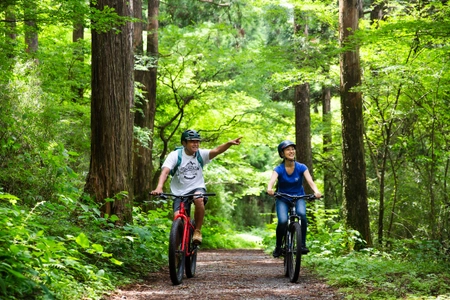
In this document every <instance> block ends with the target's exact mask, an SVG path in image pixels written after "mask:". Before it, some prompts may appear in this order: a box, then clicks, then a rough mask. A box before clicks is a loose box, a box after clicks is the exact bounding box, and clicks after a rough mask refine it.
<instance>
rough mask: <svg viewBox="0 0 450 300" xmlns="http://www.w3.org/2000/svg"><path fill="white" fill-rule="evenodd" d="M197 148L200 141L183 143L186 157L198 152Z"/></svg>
mask: <svg viewBox="0 0 450 300" xmlns="http://www.w3.org/2000/svg"><path fill="white" fill-rule="evenodd" d="M199 147H200V141H198V140H188V141H185V142H184V149H185V151H186V154H188V155H194V153H195V152H197V151H198V148H199Z"/></svg>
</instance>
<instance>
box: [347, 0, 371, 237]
mask: <svg viewBox="0 0 450 300" xmlns="http://www.w3.org/2000/svg"><path fill="white" fill-rule="evenodd" d="M359 1H360V0H339V25H340V26H339V31H340V44H341V47H345V51H343V52H342V53H341V56H340V66H341V84H340V89H341V114H342V143H343V147H342V157H343V177H344V210H345V217H346V222H347V224H348V225H349V226H350V227H351V228H353V229H355V230H357V231H359V233H361V235H362V237H363V239H364V240H365V241H366V243H367V246H371V245H372V239H371V236H370V228H369V209H368V202H367V185H366V163H365V159H364V139H363V133H364V132H363V130H364V120H363V112H362V94H361V93H360V92H355V91H352V88H355V87H357V86H359V85H360V83H361V68H360V62H359V47H358V46H357V45H356V44H352V43H351V36H352V35H353V33H354V32H355V31H356V30H357V29H358V19H359V10H358V7H359V5H360V2H359Z"/></svg>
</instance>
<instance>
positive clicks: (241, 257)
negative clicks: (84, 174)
mask: <svg viewBox="0 0 450 300" xmlns="http://www.w3.org/2000/svg"><path fill="white" fill-rule="evenodd" d="M107 299H108V300H119V299H166V300H167V299H208V300H212V299H224V300H225V299H226V300H228V299H344V296H343V295H341V294H339V293H338V292H337V291H336V289H335V288H332V287H330V286H328V285H327V284H326V283H325V282H324V281H323V280H320V279H318V278H317V277H316V276H314V275H312V274H311V272H308V270H306V269H304V268H302V269H301V271H300V277H299V280H298V282H297V283H295V284H294V283H290V282H289V278H286V277H285V276H284V274H283V260H282V259H275V258H273V257H271V256H269V255H267V254H266V253H264V252H263V251H262V250H242V249H241V250H200V251H199V253H198V256H197V270H196V274H195V277H193V278H190V279H187V278H186V277H184V278H183V282H182V283H181V284H180V285H177V286H174V285H173V284H172V282H171V281H170V278H169V271H168V269H167V268H165V269H163V270H161V271H160V272H157V273H151V274H150V275H149V277H148V278H146V279H145V281H144V282H143V283H141V284H134V285H130V286H127V287H123V288H122V289H121V290H117V291H116V292H115V293H114V294H112V295H111V296H110V297H109V298H107Z"/></svg>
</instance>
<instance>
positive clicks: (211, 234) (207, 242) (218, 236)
mask: <svg viewBox="0 0 450 300" xmlns="http://www.w3.org/2000/svg"><path fill="white" fill-rule="evenodd" d="M202 235H203V237H204V239H203V243H202V247H205V248H207V249H255V248H260V247H261V239H260V235H259V232H258V229H255V230H254V231H253V232H252V231H250V232H249V231H246V232H241V233H240V232H238V231H236V228H235V226H234V225H233V224H232V223H230V221H229V220H228V219H225V218H219V217H216V216H212V215H208V216H207V217H206V218H205V226H204V227H202Z"/></svg>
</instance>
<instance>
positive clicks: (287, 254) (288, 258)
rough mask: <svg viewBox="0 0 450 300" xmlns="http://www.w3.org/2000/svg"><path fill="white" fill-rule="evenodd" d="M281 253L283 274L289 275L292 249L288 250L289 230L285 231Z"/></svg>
mask: <svg viewBox="0 0 450 300" xmlns="http://www.w3.org/2000/svg"><path fill="white" fill-rule="evenodd" d="M282 245H283V250H282V251H283V255H284V261H283V265H284V276H286V277H289V264H290V261H291V260H292V251H290V250H289V230H287V231H286V235H285V236H284V238H283V243H282Z"/></svg>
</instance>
